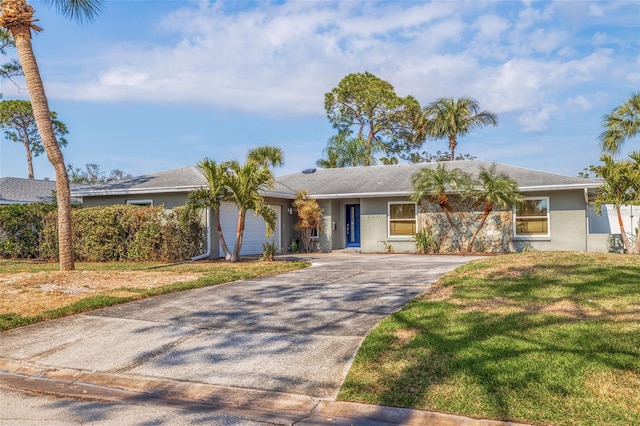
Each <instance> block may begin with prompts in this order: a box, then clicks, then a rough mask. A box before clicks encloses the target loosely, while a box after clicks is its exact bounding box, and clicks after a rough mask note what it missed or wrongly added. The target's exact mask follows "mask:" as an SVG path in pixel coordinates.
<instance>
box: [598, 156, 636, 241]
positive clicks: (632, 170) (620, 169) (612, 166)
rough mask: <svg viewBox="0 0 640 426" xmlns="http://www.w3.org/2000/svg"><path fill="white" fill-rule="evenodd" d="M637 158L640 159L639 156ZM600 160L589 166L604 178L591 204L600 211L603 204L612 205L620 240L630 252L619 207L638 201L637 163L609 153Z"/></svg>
mask: <svg viewBox="0 0 640 426" xmlns="http://www.w3.org/2000/svg"><path fill="white" fill-rule="evenodd" d="M632 158H633V157H632ZM637 159H639V160H640V158H637ZM600 161H602V162H603V164H602V165H600V166H593V167H591V170H592V171H593V172H595V174H596V176H598V177H600V178H602V179H604V182H603V183H602V185H601V186H600V188H598V192H597V194H596V198H595V200H594V203H593V204H594V206H595V207H596V209H597V211H598V212H600V211H601V208H602V206H603V205H604V204H611V205H613V207H614V208H615V209H616V213H617V215H618V224H619V225H620V233H621V234H622V242H623V243H624V247H625V249H626V250H627V253H632V252H633V251H634V250H633V247H631V242H630V241H629V237H628V235H627V232H626V231H625V229H624V222H623V220H622V215H621V214H620V207H622V206H624V205H626V204H633V203H636V202H637V201H638V198H639V197H638V188H640V171H639V169H638V163H637V162H636V163H635V164H634V163H633V162H631V161H615V160H614V159H613V157H611V156H610V155H602V156H601V157H600Z"/></svg>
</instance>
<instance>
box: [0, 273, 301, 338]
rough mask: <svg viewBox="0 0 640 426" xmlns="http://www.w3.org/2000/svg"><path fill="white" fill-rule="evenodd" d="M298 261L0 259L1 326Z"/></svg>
mask: <svg viewBox="0 0 640 426" xmlns="http://www.w3.org/2000/svg"><path fill="white" fill-rule="evenodd" d="M306 266H308V263H307V262H301V261H275V262H263V261H255V260H244V261H242V262H238V263H229V262H223V261H213V262H210V261H201V262H186V263H177V264H176V263H174V264H161V263H124V262H120V263H118V262H111V263H86V262H77V263H76V270H75V271H69V272H60V271H59V270H58V264H57V263H42V262H33V261H11V260H0V331H2V330H7V329H10V328H14V327H19V326H23V325H27V324H33V323H35V322H39V321H44V320H49V319H53V318H58V317H61V316H65V315H72V314H77V313H80V312H86V311H89V310H92V309H97V308H102V307H105V306H110V305H115V304H118V303H124V302H129V301H132V300H137V299H142V298H145V297H150V296H156V295H159V294H165V293H171V292H174V291H181V290H188V289H193V288H198V287H206V286H211V285H216V284H220V283H225V282H229V281H236V280H241V279H247V278H253V277H258V276H264V275H273V274H279V273H283V272H288V271H292V270H296V269H300V268H304V267H306Z"/></svg>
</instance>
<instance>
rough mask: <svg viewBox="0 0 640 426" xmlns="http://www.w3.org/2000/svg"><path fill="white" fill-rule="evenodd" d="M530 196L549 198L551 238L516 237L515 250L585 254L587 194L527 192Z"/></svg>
mask: <svg viewBox="0 0 640 426" xmlns="http://www.w3.org/2000/svg"><path fill="white" fill-rule="evenodd" d="M526 195H527V197H537V196H539V197H547V196H548V197H549V215H550V217H549V237H548V238H542V237H540V238H537V237H533V238H518V237H514V248H515V250H516V251H522V250H525V249H527V248H531V249H534V250H542V251H549V250H558V251H586V250H587V219H586V209H585V207H586V204H585V200H584V192H583V191H582V190H574V191H554V192H550V193H527V194H526Z"/></svg>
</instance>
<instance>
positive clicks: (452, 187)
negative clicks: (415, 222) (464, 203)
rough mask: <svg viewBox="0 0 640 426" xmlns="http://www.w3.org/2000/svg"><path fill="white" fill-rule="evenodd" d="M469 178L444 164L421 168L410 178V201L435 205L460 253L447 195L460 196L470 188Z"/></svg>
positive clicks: (459, 235)
mask: <svg viewBox="0 0 640 426" xmlns="http://www.w3.org/2000/svg"><path fill="white" fill-rule="evenodd" d="M470 180H471V179H470V177H469V175H468V174H467V173H464V172H463V171H462V170H460V169H453V170H449V169H448V168H447V166H446V165H445V163H438V165H437V167H436V168H435V169H431V168H427V167H425V168H423V169H421V170H419V171H418V172H417V173H416V174H415V175H413V177H412V181H411V182H412V186H413V193H412V194H411V199H412V200H414V201H416V202H421V201H422V200H424V199H427V200H429V201H430V202H435V203H437V204H438V205H439V206H440V208H441V209H442V211H443V212H444V215H445V217H446V218H447V222H449V226H450V227H451V230H452V231H453V233H454V235H455V237H456V239H457V242H458V247H459V250H460V251H462V234H461V233H460V230H459V229H458V227H457V226H456V224H455V222H454V221H453V218H452V216H451V213H453V210H454V209H453V206H452V205H451V199H450V198H449V194H452V193H457V194H459V195H462V194H464V193H466V192H467V190H468V188H469V186H470Z"/></svg>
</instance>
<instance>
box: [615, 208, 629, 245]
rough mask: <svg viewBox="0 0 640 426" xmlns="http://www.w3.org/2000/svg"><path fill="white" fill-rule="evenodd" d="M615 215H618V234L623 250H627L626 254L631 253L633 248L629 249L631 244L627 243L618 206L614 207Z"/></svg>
mask: <svg viewBox="0 0 640 426" xmlns="http://www.w3.org/2000/svg"><path fill="white" fill-rule="evenodd" d="M616 213H618V224H619V225H620V232H621V233H622V242H623V243H624V248H625V250H627V253H633V248H632V247H631V243H630V242H629V237H628V236H627V231H625V230H624V222H623V221H622V215H621V214H620V207H619V206H616Z"/></svg>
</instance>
